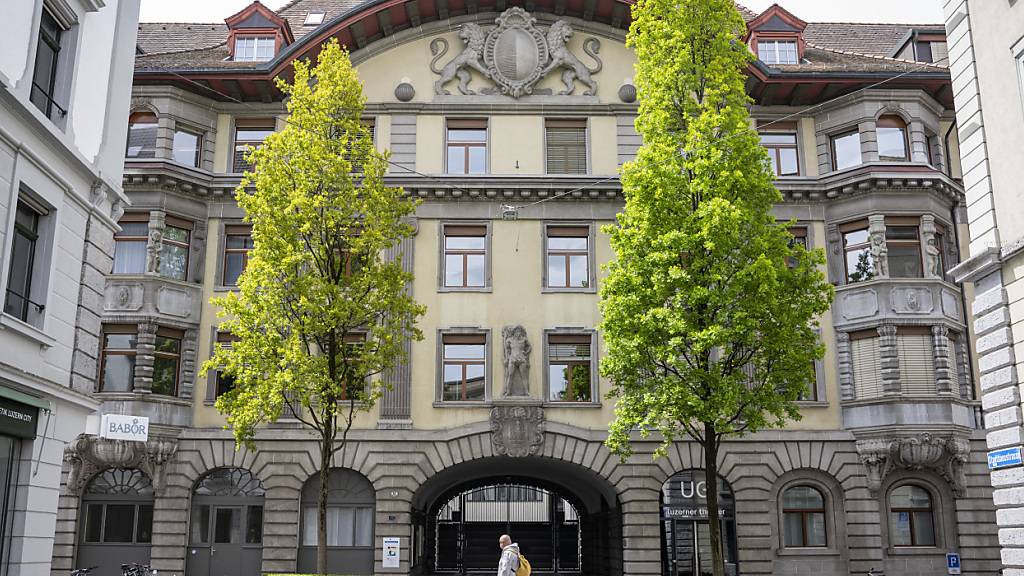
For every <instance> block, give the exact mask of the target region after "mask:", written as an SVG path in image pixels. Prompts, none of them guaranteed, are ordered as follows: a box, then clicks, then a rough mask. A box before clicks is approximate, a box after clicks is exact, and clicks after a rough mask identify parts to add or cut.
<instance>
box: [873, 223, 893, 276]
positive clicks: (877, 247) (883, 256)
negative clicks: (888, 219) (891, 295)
mask: <svg viewBox="0 0 1024 576" xmlns="http://www.w3.org/2000/svg"><path fill="white" fill-rule="evenodd" d="M868 234H870V235H871V262H872V265H873V268H874V273H875V274H874V276H873V278H888V277H889V248H888V247H887V246H886V245H885V216H869V217H868Z"/></svg>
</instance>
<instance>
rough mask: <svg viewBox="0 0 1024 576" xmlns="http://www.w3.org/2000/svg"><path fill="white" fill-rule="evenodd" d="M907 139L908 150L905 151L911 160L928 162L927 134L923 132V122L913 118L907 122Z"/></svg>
mask: <svg viewBox="0 0 1024 576" xmlns="http://www.w3.org/2000/svg"><path fill="white" fill-rule="evenodd" d="M907 140H909V141H910V150H908V151H907V154H908V159H909V160H910V161H911V162H928V161H929V160H930V158H928V135H927V134H925V132H924V124H923V123H922V122H921V121H919V120H915V121H913V122H910V123H909V124H907Z"/></svg>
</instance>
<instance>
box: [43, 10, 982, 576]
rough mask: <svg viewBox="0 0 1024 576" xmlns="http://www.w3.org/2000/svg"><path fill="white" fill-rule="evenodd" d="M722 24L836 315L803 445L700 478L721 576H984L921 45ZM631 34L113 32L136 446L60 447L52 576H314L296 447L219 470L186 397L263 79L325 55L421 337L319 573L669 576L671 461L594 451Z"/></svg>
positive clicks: (586, 30)
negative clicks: (120, 54) (360, 117)
mask: <svg viewBox="0 0 1024 576" xmlns="http://www.w3.org/2000/svg"><path fill="white" fill-rule="evenodd" d="M744 14H745V17H746V19H747V20H748V26H749V30H750V31H749V37H748V40H749V43H750V47H751V50H753V51H754V52H755V53H756V54H757V55H758V61H757V62H755V63H753V64H752V65H751V66H750V68H749V79H748V83H747V87H748V90H749V93H750V95H751V96H752V98H753V101H754V104H753V108H752V114H753V117H754V119H755V121H756V123H757V125H758V129H759V130H760V131H761V132H762V135H763V136H762V141H763V143H764V145H765V146H766V147H767V148H768V149H769V153H770V157H771V159H772V165H773V166H774V168H775V170H776V172H777V174H778V181H777V183H778V187H779V188H780V190H782V192H783V196H784V201H783V202H781V203H780V204H779V205H778V206H777V207H776V211H777V214H778V216H779V218H780V219H793V220H795V221H796V225H795V227H794V229H793V233H794V236H795V237H796V239H797V241H799V242H804V243H806V244H807V245H808V246H815V247H823V248H825V249H826V251H827V255H828V265H827V273H828V276H829V278H830V280H831V281H833V282H834V283H835V285H836V301H835V305H834V306H833V309H832V310H831V312H830V313H828V314H826V315H825V317H824V318H823V319H822V320H823V321H822V334H821V336H822V338H823V340H824V342H825V343H826V345H827V353H826V356H825V358H824V359H823V360H822V361H821V362H819V363H817V364H816V366H815V369H816V373H817V382H816V385H815V386H814V387H813V389H812V390H808V391H807V393H806V395H805V397H804V398H803V399H802V401H801V409H802V413H803V419H802V420H801V421H799V422H794V423H791V424H789V425H788V426H787V427H786V429H785V430H781V431H772V432H765V433H759V434H754V435H751V436H750V437H747V438H743V439H739V440H734V441H730V442H728V443H727V444H726V446H725V447H724V455H723V457H722V462H721V471H722V472H721V473H722V478H720V479H718V480H717V481H718V482H720V483H721V484H722V486H723V488H724V490H725V492H726V494H728V496H727V497H726V498H725V499H724V501H723V504H722V507H723V512H724V516H725V519H724V521H723V525H724V528H725V533H726V535H727V538H726V550H725V554H726V557H727V559H728V562H729V569H730V573H732V574H744V575H746V574H787V573H804V572H815V573H818V574H822V575H840V574H842V575H848V574H864V573H867V572H869V570H874V571H875V572H876V573H877V572H881V571H884V572H885V573H887V574H890V575H895V574H899V575H917V574H920V575H925V574H928V575H931V574H936V573H944V570H945V556H946V553H947V552H959V553H960V554H961V555H962V557H963V566H964V573H965V574H978V575H984V574H988V575H994V574H995V573H996V572H997V570H998V569H999V559H998V544H997V539H996V535H995V530H994V527H993V526H994V519H995V513H994V509H993V507H992V503H991V489H990V487H989V482H988V474H987V471H986V469H985V461H984V460H985V459H984V450H985V448H984V440H983V438H984V437H983V434H982V432H981V431H980V430H979V428H980V426H981V423H980V421H979V416H978V415H979V412H980V405H979V403H978V401H977V400H976V398H977V384H976V383H977V379H976V378H975V376H974V374H975V368H974V362H973V360H972V356H971V353H970V344H971V342H972V337H973V336H972V328H971V327H970V326H969V325H968V324H967V323H966V318H967V317H968V316H967V315H968V313H969V311H968V310H967V309H966V308H965V291H966V292H969V291H970V287H969V286H968V287H964V286H961V285H958V284H957V283H955V282H953V281H952V279H951V278H949V276H948V275H947V273H946V271H947V270H948V269H950V268H952V267H953V266H954V265H955V264H956V263H957V262H958V260H959V258H960V254H961V250H962V249H963V248H964V247H965V246H966V244H965V241H964V238H965V230H964V225H963V222H964V218H965V212H964V206H963V199H964V191H963V188H962V185H961V172H960V168H959V164H958V162H957V160H956V159H957V158H958V156H959V150H958V145H957V140H956V136H955V130H954V128H955V123H954V114H953V110H952V89H951V80H950V74H949V71H948V69H947V68H946V66H945V61H944V59H943V58H944V51H945V36H944V35H943V33H942V28H941V26H936V27H913V26H901V25H868V24H863V25H862V24H828V23H825V24H822V23H806V22H803V21H801V20H800V19H799V18H798V17H796V16H794V15H793V14H790V13H789V12H787V11H786V10H785V9H783V8H780V7H778V6H775V7H772V8H770V9H769V10H767V11H766V12H764V13H762V14H754V13H751V12H749V11H744ZM629 18H630V5H629V3H627V2H622V1H619V0H578V1H565V0H550V1H543V2H542V1H529V2H526V3H518V2H514V3H509V2H506V1H505V0H497V1H496V2H492V1H490V0H485V1H482V2H481V1H478V0H399V1H395V2H387V3H381V2H367V3H357V2H337V1H328V0H297V1H295V2H292V3H290V4H288V5H287V6H285V7H284V8H282V9H280V10H279V11H277V12H273V11H270V10H268V9H267V8H265V7H264V6H262V5H261V4H258V3H255V4H253V5H251V6H249V7H248V8H246V9H245V10H243V11H241V12H239V13H238V14H235V15H232V16H230V17H228V18H227V19H226V20H225V23H224V24H143V25H141V26H140V29H139V53H138V55H137V57H136V69H135V87H134V93H133V99H132V111H131V116H130V120H129V122H130V128H129V143H128V147H127V159H126V165H125V177H124V188H125V190H126V191H127V192H128V194H129V197H130V198H131V202H132V205H131V208H130V209H129V210H128V211H127V212H126V213H125V214H124V216H123V218H121V220H120V225H121V229H120V231H119V232H118V233H117V235H116V237H115V246H116V248H115V258H114V262H113V272H112V273H111V274H110V275H108V276H107V279H106V289H105V293H104V299H103V318H102V323H103V340H102V343H101V346H100V352H99V353H100V362H99V367H98V370H97V373H96V374H95V377H96V385H95V397H96V398H97V399H98V400H99V401H100V402H102V412H103V413H121V414H132V415H142V416H148V417H149V418H150V423H151V428H150V440H149V441H148V443H146V444H141V443H140V444H126V443H116V442H113V443H112V442H107V441H103V440H98V439H97V438H95V437H93V436H82V437H81V438H79V439H78V440H77V441H76V442H74V443H73V444H72V445H71V446H70V448H69V449H68V450H67V452H66V459H65V473H66V483H65V485H64V489H63V491H62V494H61V500H60V515H59V519H58V527H57V529H58V542H59V546H58V547H57V548H56V550H55V559H54V573H55V574H56V573H60V572H62V571H65V570H67V569H69V568H71V567H72V566H74V565H85V564H94V563H100V564H102V565H103V568H102V569H101V574H105V573H109V566H110V564H111V562H113V558H114V555H113V554H111V552H112V551H115V550H116V551H117V556H118V557H119V558H129V557H132V558H136V559H139V560H142V561H148V562H150V563H151V564H152V566H153V567H155V568H157V569H159V570H160V571H161V573H166V574H182V573H187V574H189V575H190V576H191V575H206V574H218V575H221V574H238V575H241V574H253V573H256V572H258V571H263V572H292V571H295V570H300V571H301V570H309V569H311V568H312V566H313V560H314V549H315V541H316V540H315V524H314V522H313V518H314V516H313V515H312V506H313V505H314V503H315V488H314V487H315V483H316V476H315V472H316V470H315V468H314V462H315V461H316V458H315V456H314V444H313V442H312V441H311V440H310V436H309V434H308V433H307V432H305V431H304V430H302V429H301V428H300V427H299V425H298V423H297V422H294V421H288V420H282V421H280V422H277V423H275V424H273V425H270V426H267V428H266V429H265V430H264V431H262V432H261V433H260V434H259V437H258V441H257V450H255V451H248V450H245V449H240V450H235V448H234V446H233V443H232V440H231V436H230V434H229V433H228V432H227V431H225V430H223V424H224V420H223V418H222V417H221V416H220V415H219V414H218V413H217V412H216V410H215V409H214V408H213V402H214V400H215V399H216V397H217V394H218V393H219V392H221V391H223V390H225V389H226V388H227V387H228V386H230V382H229V381H228V380H227V379H225V378H220V377H218V375H216V374H211V375H210V376H209V377H207V378H198V377H197V368H198V366H199V365H200V364H201V363H202V361H203V360H204V359H205V358H207V357H208V356H209V354H210V352H211V350H212V348H213V346H214V344H215V343H216V342H218V341H220V342H222V343H225V344H228V343H230V336H229V335H227V334H221V333H218V331H217V327H216V317H215V310H214V309H213V308H212V307H211V306H210V305H209V304H208V301H209V299H210V297H211V296H214V295H216V294H219V293H223V292H224V291H227V290H231V289H232V287H233V285H234V283H235V282H236V280H237V278H238V275H239V273H240V272H241V270H242V269H243V267H244V265H245V261H246V254H247V250H248V248H249V247H251V239H250V236H249V230H248V228H247V227H246V225H245V223H244V222H243V220H242V216H243V215H242V214H241V212H240V211H239V209H238V207H237V206H236V205H235V203H234V201H233V198H232V196H233V190H234V188H235V187H236V185H237V184H238V182H239V178H240V173H241V172H243V171H244V170H245V169H246V165H245V160H244V157H243V154H242V151H244V150H245V149H246V146H248V145H250V144H252V145H258V144H259V142H260V141H261V140H262V138H264V137H265V136H266V135H267V134H269V133H270V132H272V131H274V130H277V129H280V128H281V127H282V126H283V125H284V123H285V122H286V119H285V118H284V117H283V115H282V114H283V110H284V107H283V105H282V103H281V94H280V93H279V92H278V91H277V90H276V88H275V87H274V84H273V79H274V77H275V76H279V75H285V76H287V74H288V70H289V66H290V62H292V61H293V60H294V59H295V58H302V57H307V56H311V55H314V54H315V53H316V51H317V49H318V47H319V46H320V45H321V43H322V42H324V41H326V40H328V39H330V38H338V39H339V40H340V42H341V43H342V44H344V45H346V46H348V47H350V49H351V51H352V59H353V61H354V63H355V64H356V66H357V68H358V71H359V74H360V76H361V78H362V80H363V82H364V84H365V93H366V95H367V98H368V104H367V118H366V121H367V122H368V123H370V124H371V125H372V126H373V130H374V137H375V140H376V144H377V146H378V147H379V148H380V149H387V150H390V151H391V162H392V164H391V173H390V175H389V177H388V178H389V181H390V182H391V183H393V184H395V185H400V186H403V187H404V188H405V190H406V191H407V192H408V193H409V194H411V195H413V196H415V197H417V198H420V199H422V201H423V202H422V204H421V205H420V207H419V209H418V212H417V215H416V234H415V236H414V237H413V238H411V239H410V240H408V241H407V242H405V243H403V245H402V246H400V247H399V248H398V249H396V251H395V252H396V253H395V256H396V257H399V256H400V257H401V258H402V262H403V263H404V265H406V266H407V267H408V269H410V270H412V271H413V272H415V282H414V284H413V285H412V287H411V289H412V291H413V293H414V295H415V297H416V298H417V299H418V300H419V301H420V302H421V303H423V304H425V305H426V306H427V314H426V316H425V317H424V318H423V320H422V324H421V326H422V328H423V330H424V333H425V336H426V337H425V339H424V340H423V341H422V342H418V343H415V344H410V345H409V346H410V347H409V350H410V361H409V362H408V363H407V364H406V365H404V366H402V367H401V369H398V370H395V371H393V372H392V373H389V374H387V375H386V376H385V378H387V379H388V381H389V383H390V384H391V385H392V387H391V389H390V391H388V392H387V393H386V394H385V395H384V397H383V398H382V399H381V401H380V403H379V405H378V406H377V407H376V408H375V409H374V410H373V412H372V413H371V414H369V415H366V416H365V417H363V418H361V419H360V420H359V422H358V425H357V430H355V431H353V433H352V435H351V439H352V440H351V442H352V443H351V445H350V446H349V447H348V449H347V450H346V451H345V452H344V453H342V454H339V455H338V457H337V461H336V463H335V468H334V469H333V470H332V472H331V476H330V481H331V491H330V501H329V524H330V528H329V531H328V532H329V533H328V540H329V544H330V545H331V548H330V560H331V565H332V568H331V570H332V571H334V572H338V573H347V574H369V573H382V574H383V573H394V574H441V573H466V572H477V571H485V570H491V569H493V564H494V562H495V560H496V554H497V548H496V547H495V541H496V538H497V536H498V535H499V534H500V533H501V532H503V531H510V532H511V533H512V534H513V536H514V538H515V539H516V540H518V541H519V542H520V544H521V546H522V548H523V551H524V553H525V554H526V555H527V556H528V557H529V558H530V559H531V562H532V564H533V567H534V570H535V571H537V572H540V573H552V574H554V573H559V574H583V573H587V574H599V575H600V574H608V575H618V574H629V575H642V574H658V573H665V574H674V575H692V574H701V573H702V570H703V568H705V567H706V566H707V562H708V546H707V537H708V536H707V524H706V521H705V520H703V517H704V515H706V512H707V511H706V507H704V504H703V495H704V488H705V486H706V484H705V480H704V479H703V477H702V475H701V474H700V473H699V472H697V471H694V470H693V469H694V468H697V467H699V466H700V465H701V462H700V458H699V450H698V448H697V447H696V446H695V445H693V444H692V443H687V442H679V443H677V444H676V445H675V447H674V449H673V450H670V451H669V454H668V456H667V457H664V458H661V459H658V460H652V459H651V452H652V451H653V449H654V447H655V445H654V443H650V442H641V443H639V445H638V453H637V454H636V455H635V456H634V457H632V458H631V459H630V460H629V461H628V462H625V463H622V462H620V461H619V460H618V459H617V458H616V457H613V456H612V455H611V454H609V453H608V451H607V450H606V449H605V448H604V447H603V445H602V440H603V439H604V437H605V434H606V426H607V422H608V421H609V420H610V419H611V418H612V409H613V401H612V400H609V399H607V398H605V394H606V392H607V391H608V389H609V387H608V383H607V382H605V381H603V380H601V379H600V378H599V377H598V375H597V364H598V360H599V358H600V355H601V349H602V342H601V335H600V333H598V332H597V331H596V330H595V327H596V326H597V325H598V324H599V317H598V311H597V294H596V292H597V287H598V286H599V285H600V282H601V278H602V273H601V268H600V265H601V264H602V263H603V262H606V261H608V260H609V259H610V258H612V256H613V255H612V253H611V249H610V246H609V242H608V238H607V235H606V234H605V233H604V232H602V226H604V225H606V224H609V223H612V222H613V219H614V215H615V214H616V212H617V211H618V210H619V209H620V208H621V205H622V196H621V189H620V185H619V182H618V180H617V178H616V174H617V171H618V169H619V167H620V166H621V165H622V163H623V162H626V161H628V160H629V159H630V158H632V157H633V155H634V153H635V152H636V150H637V147H638V145H639V143H640V142H639V138H638V136H637V134H636V133H635V131H634V128H633V121H634V117H635V114H636V90H635V88H634V87H633V85H632V84H631V76H632V65H633V55H632V53H631V52H630V50H628V49H627V48H626V47H625V44H624V39H625V32H626V30H627V29H628V26H629ZM112 527H113V528H112ZM396 546H397V555H396V554H395V550H396V548H395V547H396ZM118 561H120V560H118Z"/></svg>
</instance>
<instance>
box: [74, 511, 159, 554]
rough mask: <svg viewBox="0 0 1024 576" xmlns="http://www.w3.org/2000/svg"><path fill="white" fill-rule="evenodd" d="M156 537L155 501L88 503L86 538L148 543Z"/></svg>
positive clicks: (126, 542)
mask: <svg viewBox="0 0 1024 576" xmlns="http://www.w3.org/2000/svg"><path fill="white" fill-rule="evenodd" d="M152 538H153V505H152V504H130V503H124V504H87V505H86V507H85V541H86V542H88V543H90V544H99V543H108V544H148V543H149V542H151V541H152Z"/></svg>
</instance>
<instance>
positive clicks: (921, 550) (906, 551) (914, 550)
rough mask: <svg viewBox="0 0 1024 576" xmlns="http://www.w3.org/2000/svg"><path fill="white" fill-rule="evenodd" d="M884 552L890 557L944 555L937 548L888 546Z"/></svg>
mask: <svg viewBox="0 0 1024 576" xmlns="http://www.w3.org/2000/svg"><path fill="white" fill-rule="evenodd" d="M886 551H887V552H888V554H889V555H890V556H940V555H943V554H945V553H946V550H945V548H942V547H939V546H889V547H888V548H886Z"/></svg>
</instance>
